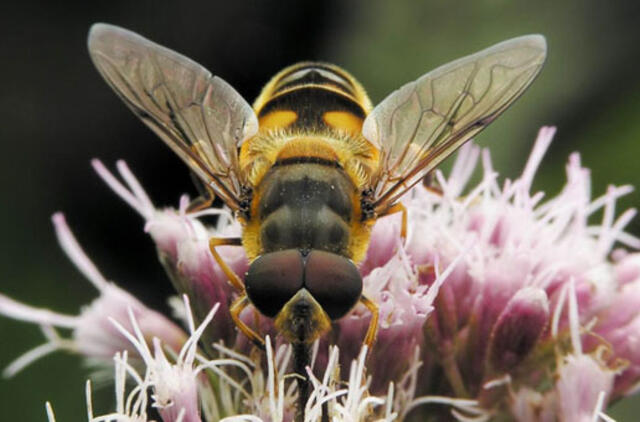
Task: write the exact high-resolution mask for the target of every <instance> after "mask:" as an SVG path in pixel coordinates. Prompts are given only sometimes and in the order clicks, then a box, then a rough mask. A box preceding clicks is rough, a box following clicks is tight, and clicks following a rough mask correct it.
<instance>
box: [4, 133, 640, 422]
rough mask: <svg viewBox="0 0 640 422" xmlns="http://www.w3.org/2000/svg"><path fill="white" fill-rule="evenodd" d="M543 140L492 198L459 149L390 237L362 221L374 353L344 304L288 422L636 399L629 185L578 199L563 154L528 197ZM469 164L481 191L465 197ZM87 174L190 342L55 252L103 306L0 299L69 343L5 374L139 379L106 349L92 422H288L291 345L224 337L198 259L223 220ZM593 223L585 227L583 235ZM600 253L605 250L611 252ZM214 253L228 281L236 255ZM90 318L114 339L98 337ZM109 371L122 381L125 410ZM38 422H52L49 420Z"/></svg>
mask: <svg viewBox="0 0 640 422" xmlns="http://www.w3.org/2000/svg"><path fill="white" fill-rule="evenodd" d="M554 132H555V129H554V128H548V127H547V128H542V129H541V130H540V133H539V135H538V139H537V141H536V143H535V146H534V148H533V152H532V154H531V156H530V157H529V160H528V162H527V164H526V165H525V168H524V170H523V172H522V174H521V175H520V176H519V177H518V178H516V179H515V180H512V181H511V180H506V181H505V182H504V183H502V184H499V182H498V178H497V174H496V172H495V171H494V169H493V166H492V163H491V160H490V156H489V153H488V152H487V151H486V150H484V151H482V150H480V149H479V148H478V147H476V146H474V145H471V144H468V145H466V146H465V147H463V148H462V149H461V150H460V153H459V154H458V157H457V159H456V162H455V164H454V166H453V169H452V171H451V173H450V174H449V176H448V177H445V176H444V175H443V174H442V173H441V172H436V173H435V180H437V182H438V186H437V187H436V188H435V189H426V188H424V187H422V186H418V187H416V188H415V189H413V190H412V191H411V192H409V193H408V194H407V195H406V196H405V197H404V198H403V199H402V202H403V204H404V205H405V207H406V208H407V210H408V224H409V227H408V235H407V238H406V239H401V238H400V235H399V232H400V230H399V220H398V218H397V216H396V217H389V218H381V219H379V220H378V221H377V222H376V225H375V227H374V228H373V232H372V236H371V242H370V246H369V250H368V252H367V255H366V258H365V259H364V261H363V262H362V263H360V264H359V268H360V271H361V274H362V275H363V278H364V292H365V294H366V295H367V297H369V298H371V299H372V300H373V301H375V302H376V303H377V304H378V306H379V309H380V322H379V327H378V339H377V342H376V344H375V345H374V346H373V348H372V350H366V349H363V348H362V347H361V346H362V340H363V338H364V337H365V333H366V330H367V327H368V324H369V321H370V318H371V317H370V314H369V312H368V311H367V310H366V309H365V308H364V307H362V306H356V308H355V309H353V310H352V312H351V313H349V314H348V315H347V316H345V317H344V318H343V319H341V320H339V321H337V322H335V323H334V324H333V329H332V330H331V332H330V333H328V334H327V336H325V338H323V339H321V341H319V342H318V343H316V345H315V346H314V352H313V358H312V362H313V363H312V364H311V367H310V368H308V375H309V380H310V382H311V386H312V388H311V394H310V397H309V400H308V401H307V403H306V407H305V418H306V419H305V420H307V421H312V420H313V421H315V420H318V419H320V418H321V417H322V416H321V415H323V414H325V413H326V412H328V416H329V417H330V418H331V420H334V421H348V420H369V419H376V418H378V419H380V420H385V421H391V420H403V419H405V418H407V417H410V416H411V417H419V416H421V415H429V416H430V417H431V418H434V419H447V420H450V419H451V418H454V419H457V420H461V421H469V420H474V421H490V420H518V421H526V422H529V421H531V422H534V421H555V420H563V421H569V420H571V421H582V420H585V421H586V420H590V421H596V420H598V419H604V420H606V421H609V420H611V419H610V418H609V417H608V416H606V415H605V413H604V411H605V410H606V406H607V404H608V403H609V402H610V401H612V400H615V399H617V398H619V397H621V396H625V395H628V394H632V393H634V392H635V391H636V390H637V389H638V385H640V384H639V383H640V353H639V352H638V350H640V347H639V345H640V340H639V339H640V253H638V252H635V251H634V250H637V249H638V248H640V240H639V239H637V238H636V237H634V236H632V235H631V234H629V233H626V232H625V231H624V228H625V226H626V225H627V224H628V223H629V221H630V220H631V219H632V218H633V216H634V215H635V210H627V211H625V212H622V213H621V214H619V215H618V216H617V217H616V212H615V205H616V201H617V199H618V198H619V197H620V196H622V195H625V194H627V193H629V192H630V191H631V187H629V186H621V187H613V186H612V187H610V188H609V189H608V190H607V192H606V193H605V194H604V195H602V196H600V197H597V198H595V199H592V198H591V180H590V174H589V170H588V169H586V168H584V167H583V166H582V164H581V162H580V157H579V155H578V154H572V155H571V156H570V157H569V162H568V164H567V168H566V173H567V182H566V184H565V186H564V188H563V189H562V191H561V192H560V193H558V194H557V195H556V196H554V197H549V198H545V195H544V194H543V193H542V192H535V193H534V192H531V186H532V182H533V179H534V176H535V173H536V170H537V168H538V165H539V164H540V161H541V160H542V157H543V155H544V153H545V151H546V149H547V147H548V146H549V144H550V142H551V140H552V138H553V135H554ZM479 160H481V164H482V166H481V167H482V170H483V174H482V177H481V180H480V182H479V183H478V184H477V185H476V186H468V185H469V181H470V178H471V175H472V174H473V172H474V170H475V169H476V165H477V163H478V161H479ZM94 167H95V169H96V171H97V172H98V173H99V174H100V176H101V177H102V178H103V179H104V180H105V181H106V182H107V184H109V186H110V187H111V188H112V189H113V190H114V191H115V192H116V193H117V194H118V195H119V196H120V197H122V198H123V199H124V200H125V201H126V202H128V203H129V204H130V205H131V206H132V207H133V208H134V209H135V210H136V211H137V212H138V213H139V214H141V215H142V217H143V218H144V220H145V229H146V231H147V232H148V233H149V234H150V236H151V238H152V240H153V241H154V242H155V244H156V246H157V249H158V255H159V258H160V261H161V263H162V265H164V267H165V269H166V270H167V272H168V274H169V276H170V277H171V279H172V281H173V283H174V286H175V287H176V290H177V291H178V292H179V293H183V294H185V295H186V297H187V298H188V300H187V301H186V303H185V306H184V307H183V308H184V309H183V312H182V313H183V314H184V315H183V316H184V318H183V319H184V320H185V321H186V323H187V326H188V332H189V333H190V334H189V336H188V338H187V335H186V334H184V332H183V331H182V330H180V329H179V328H177V326H175V325H173V323H172V322H170V321H169V320H166V319H163V317H161V316H158V315H157V314H156V313H153V312H152V311H149V310H147V309H146V308H144V307H143V306H142V305H141V304H140V303H139V302H137V301H136V300H135V299H133V298H132V297H130V296H129V295H128V294H126V293H125V292H122V291H121V290H119V289H117V288H116V287H115V286H113V285H112V284H109V283H107V282H106V281H104V279H103V278H102V276H101V275H99V273H98V272H97V270H95V268H94V267H93V265H92V264H90V261H88V259H86V257H84V254H83V253H78V252H77V250H79V247H77V248H76V249H74V248H73V247H72V248H71V250H76V252H74V253H70V254H69V255H70V256H71V257H72V260H73V261H74V262H75V263H76V265H77V266H78V267H79V268H80V269H81V270H82V271H83V272H84V273H85V274H86V275H87V277H88V278H89V279H90V280H92V281H93V282H94V284H95V285H96V286H97V287H98V288H99V290H100V292H101V298H100V299H98V301H101V303H103V304H104V305H103V306H102V307H97V306H92V307H91V308H88V310H87V311H85V312H83V313H82V314H81V316H80V317H69V316H65V315H59V314H55V313H51V312H48V311H45V310H35V309H33V308H30V307H27V306H26V305H21V304H17V303H16V302H13V301H11V300H10V299H8V298H5V297H3V296H0V312H3V313H5V314H8V315H10V316H12V317H14V318H18V319H24V320H28V321H31V322H35V323H38V324H41V325H43V326H45V327H46V326H50V325H56V326H59V327H63V328H70V329H72V330H73V333H74V337H73V340H65V339H62V338H60V337H59V336H57V334H55V333H54V332H53V331H51V330H49V329H45V332H46V334H47V335H48V338H49V341H48V343H47V344H46V345H45V346H43V348H42V349H36V351H34V352H31V353H30V354H28V355H27V358H26V359H23V360H22V361H19V362H18V365H17V366H14V367H12V371H10V372H14V370H15V369H16V368H17V367H20V366H22V364H24V363H25V362H26V361H29V360H31V359H32V358H35V357H37V356H39V355H41V354H44V353H46V352H48V351H50V350H53V349H60V348H63V349H72V350H82V353H83V354H85V355H92V356H93V355H99V356H101V357H102V358H103V359H104V358H105V357H106V356H107V355H108V354H109V353H111V354H113V353H116V352H118V350H125V351H127V352H126V353H128V354H129V355H131V356H137V357H138V359H139V360H140V361H141V362H142V363H143V364H144V367H145V371H144V373H142V372H139V370H138V369H137V368H134V367H133V366H132V365H129V364H128V363H127V355H126V354H124V353H117V354H116V361H115V362H116V372H117V373H116V391H117V394H116V396H117V397H119V398H118V403H120V404H118V406H117V410H116V412H115V413H113V415H106V416H99V417H96V418H93V419H92V420H95V421H103V420H109V419H108V417H110V416H113V418H112V420H116V419H117V418H120V420H127V421H147V419H148V418H147V415H146V413H145V411H146V410H145V409H146V406H145V404H146V403H154V404H155V406H156V407H157V408H158V410H159V413H160V417H161V418H162V420H163V421H164V422H180V421H182V422H187V421H190V422H193V421H196V422H200V421H213V420H220V419H222V420H225V421H227V422H228V421H290V420H293V418H294V415H295V414H296V403H297V399H296V398H297V397H296V396H297V391H296V382H295V381H296V380H295V379H294V378H293V377H291V376H290V375H289V372H290V371H291V370H292V369H291V348H290V347H289V346H288V345H287V344H286V343H284V342H283V341H282V339H280V338H279V336H277V332H275V331H274V329H273V324H272V322H271V321H270V320H269V319H267V318H264V317H261V316H258V315H257V313H256V311H255V310H254V309H252V308H251V307H248V308H247V309H246V310H245V311H244V313H243V314H242V315H241V317H242V319H243V320H244V321H246V323H247V324H249V325H251V326H253V327H256V328H257V329H258V331H259V332H261V333H262V334H263V335H265V338H266V343H267V351H266V354H265V353H262V352H261V351H258V350H257V349H255V348H253V347H252V345H251V343H250V342H248V341H247V339H246V338H245V337H244V336H243V335H242V334H238V331H237V330H236V329H235V327H234V326H233V324H232V322H231V319H230V316H229V305H230V303H231V302H232V301H233V300H234V298H235V295H236V292H235V291H234V290H233V289H231V287H230V286H229V284H228V282H227V280H226V277H225V276H224V274H223V272H222V271H221V270H220V268H219V267H218V266H217V264H216V263H215V261H214V260H213V258H212V257H211V254H210V253H209V249H208V244H207V241H208V239H209V237H211V236H237V235H238V234H239V233H240V229H241V228H240V227H239V226H238V224H237V223H236V222H235V221H234V220H233V218H232V216H231V215H230V213H229V212H228V211H227V210H225V209H212V210H207V211H204V212H202V213H187V212H186V208H187V202H188V201H187V199H186V198H183V199H182V200H181V203H180V207H179V208H178V209H177V210H173V209H164V210H158V209H156V208H155V207H154V206H153V204H152V203H151V201H150V200H149V198H148V197H147V195H146V194H145V192H144V190H143V189H142V187H141V186H140V184H139V183H138V181H137V180H136V179H135V178H134V176H133V175H132V174H131V172H130V171H129V169H128V168H127V167H126V165H125V164H124V163H122V162H119V163H118V165H117V168H118V171H119V175H120V177H121V178H122V179H123V180H124V183H122V182H120V181H119V180H118V179H117V178H116V177H115V176H114V175H113V174H111V173H110V172H109V171H107V170H106V168H105V167H104V166H103V165H102V164H101V163H100V162H99V161H94ZM438 190H441V194H439V193H437V191H438ZM600 210H602V211H603V217H602V221H601V222H600V223H599V224H596V225H592V224H591V223H590V221H591V219H590V217H591V216H592V215H593V214H594V213H595V212H597V211H600ZM204 214H216V215H218V223H217V226H216V227H207V226H205V225H204V224H203V223H202V222H201V221H200V220H199V219H198V218H199V217H200V216H202V215H204ZM56 218H57V219H58V220H59V219H61V217H56ZM57 227H58V228H60V227H63V225H62V223H60V222H58V223H57ZM64 227H66V226H64ZM63 232H64V231H63ZM65 238H66V239H68V238H69V236H66V237H65V236H62V237H61V239H65ZM61 242H62V243H63V245H65V244H72V242H71V243H70V242H69V241H66V243H65V241H64V240H61ZM614 245H619V246H621V248H619V249H617V250H616V251H612V248H613V246H614ZM67 248H68V247H67ZM623 248H627V249H628V250H627V249H623ZM220 254H221V255H222V256H223V259H224V260H225V262H227V263H228V264H229V265H230V266H231V267H232V269H233V270H234V271H235V272H236V273H237V274H239V275H241V276H242V275H243V274H244V273H245V271H246V269H247V262H246V257H245V255H244V252H243V250H242V248H239V247H224V248H220ZM74 257H75V258H74ZM96 280H98V281H96ZM112 298H113V299H112ZM116 302H117V303H116ZM96 303H97V302H96ZM118 304H119V305H120V306H117V305H118ZM212 309H216V310H217V311H216V317H215V320H214V321H211V319H212V315H213V314H212V311H211V310H212ZM94 314H95V315H94ZM105 314H111V316H112V317H113V318H114V321H116V324H115V326H116V327H118V328H117V329H114V328H113V327H107V326H106V325H105V318H104V317H105ZM83 321H90V322H91V324H93V326H96V324H98V325H99V324H102V325H101V326H103V330H101V332H100V333H98V334H99V335H98V336H97V337H96V334H95V333H90V332H88V330H83V329H81V328H82V327H83V325H82V324H83V323H84V322H83ZM256 324H257V325H256ZM196 326H198V328H197V329H196ZM92 334H93V336H92ZM267 334H268V335H269V336H267ZM152 337H156V339H152ZM271 338H273V339H274V342H273V343H274V344H275V346H272V340H271ZM149 344H153V352H152V351H151V348H150V346H149ZM118 371H120V372H118ZM126 374H129V378H131V379H132V380H133V383H134V388H133V389H132V390H131V391H130V392H129V393H128V396H127V395H126V394H125V389H124V387H123V385H124V378H126ZM147 390H150V391H151V395H150V396H148V397H147ZM125 397H126V399H125ZM123 402H126V403H128V404H129V405H128V406H123V405H121V403H123ZM131 403H135V404H136V405H135V406H131V405H130V404H131ZM48 412H49V417H50V420H53V419H52V418H53V411H52V410H51V407H50V406H49V407H48Z"/></svg>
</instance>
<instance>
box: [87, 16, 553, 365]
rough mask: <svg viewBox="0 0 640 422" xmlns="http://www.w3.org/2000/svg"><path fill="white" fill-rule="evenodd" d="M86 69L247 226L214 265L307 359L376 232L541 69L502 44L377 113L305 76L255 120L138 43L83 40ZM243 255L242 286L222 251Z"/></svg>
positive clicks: (212, 79)
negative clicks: (233, 249) (91, 67)
mask: <svg viewBox="0 0 640 422" xmlns="http://www.w3.org/2000/svg"><path fill="white" fill-rule="evenodd" d="M88 44H89V51H90V54H91V58H92V59H93V62H94V63H95V65H96V67H97V68H98V70H99V72H100V73H101V74H102V76H103V77H104V78H105V79H106V81H107V83H108V84H109V85H110V86H111V87H112V88H113V89H114V90H115V91H116V93H117V94H118V95H119V96H120V97H121V98H122V100H123V101H124V102H125V103H126V104H127V105H128V106H129V108H131V110H133V112H134V113H135V114H136V115H137V116H138V117H139V118H140V119H142V121H143V122H144V123H145V124H146V125H147V126H149V127H150V128H151V129H152V130H153V131H154V132H155V133H156V134H157V135H158V136H159V137H160V138H161V139H162V140H163V141H164V142H165V143H166V144H167V145H168V146H169V147H170V148H171V149H172V150H173V151H174V152H175V153H176V154H178V155H179V156H180V158H182V159H183V160H184V161H185V162H186V163H187V165H188V166H189V168H190V169H191V170H192V171H193V172H195V173H196V175H197V176H199V178H200V179H201V180H202V181H203V182H204V183H205V184H206V186H207V187H208V189H209V190H210V191H211V193H212V195H210V196H209V198H203V199H201V204H200V205H206V204H210V201H211V199H212V197H213V195H216V196H218V197H219V198H221V199H222V201H224V203H225V204H226V205H227V206H228V207H229V208H230V209H231V210H232V211H233V212H234V213H235V215H236V217H237V218H238V220H239V221H240V222H241V223H242V227H243V231H242V236H241V237H240V238H212V239H211V241H210V247H211V252H212V255H213V257H214V258H215V260H216V261H217V263H218V264H219V265H220V266H221V268H222V269H223V270H224V271H225V274H226V275H227V277H228V278H229V280H230V282H231V284H232V285H233V286H234V287H235V288H236V289H237V290H238V293H239V296H238V298H237V299H236V300H235V302H234V303H233V304H232V306H231V307H230V311H231V315H232V318H233V320H234V321H235V323H236V324H237V326H238V328H239V330H240V331H241V332H243V333H244V334H245V335H246V336H247V337H249V338H250V339H251V340H252V341H253V342H254V343H256V344H257V345H260V346H262V345H263V340H262V338H261V337H260V336H259V335H258V333H257V332H256V331H255V330H254V329H253V328H251V327H250V326H248V325H247V324H245V323H244V322H243V321H242V320H241V319H240V313H241V312H242V310H243V309H245V308H246V307H247V306H249V305H253V306H254V307H255V308H256V309H257V310H258V311H259V312H260V313H262V314H263V315H265V316H267V317H269V318H273V319H274V322H275V326H276V328H277V329H278V331H279V332H280V333H281V334H282V335H283V336H284V338H286V339H287V340H288V341H289V342H291V343H292V344H293V346H294V350H297V352H296V355H297V356H298V358H297V361H298V364H297V366H298V367H299V368H298V371H299V373H304V372H303V371H302V370H300V367H301V368H302V369H304V365H305V362H307V360H306V358H305V356H308V347H309V345H310V344H311V343H312V342H313V341H314V340H316V339H317V338H318V337H320V336H321V335H323V334H324V333H325V332H327V331H328V330H329V329H330V327H331V321H335V320H338V319H340V318H342V317H343V316H345V315H346V314H347V313H348V312H349V311H350V310H351V309H353V308H354V307H355V306H356V305H357V304H358V303H361V304H363V305H364V306H365V307H366V308H367V309H368V310H369V311H370V312H371V314H372V318H371V322H370V325H369V328H368V330H367V333H366V336H365V339H364V342H365V343H366V344H367V345H369V346H371V345H372V343H373V342H374V339H375V337H376V330H377V326H378V308H377V306H376V304H375V303H374V302H373V301H372V300H370V299H369V298H367V297H366V296H365V295H363V283H362V277H361V276H360V274H359V272H358V269H357V266H356V265H357V264H358V262H359V261H361V260H362V259H363V258H364V256H365V253H366V251H367V246H368V242H369V235H370V230H371V228H372V226H373V224H374V222H375V221H376V219H378V218H380V217H383V216H387V215H389V214H393V213H402V230H401V231H402V236H404V235H405V233H406V221H407V220H406V211H405V209H404V207H403V206H402V204H401V203H400V202H398V200H399V199H400V197H401V196H402V195H403V194H404V193H406V192H407V191H408V190H409V189H411V187H412V186H414V185H415V184H416V183H418V182H419V181H420V180H422V179H423V178H424V177H425V176H426V175H427V174H429V172H431V171H432V170H433V169H434V168H435V167H436V166H437V165H438V164H440V163H441V162H442V161H443V160H444V159H445V158H447V157H448V156H449V155H451V154H452V153H453V152H454V151H455V150H456V149H457V148H458V147H460V146H461V145H462V144H464V143H465V142H466V141H467V140H469V139H470V138H471V137H472V136H473V135H475V134H477V133H478V132H480V131H481V130H482V129H484V128H485V127H486V126H487V125H488V124H489V123H491V122H492V121H493V120H494V119H496V118H497V117H498V116H499V115H500V114H501V113H502V112H503V111H504V110H505V109H506V108H507V107H508V106H509V105H510V104H511V103H513V101H515V100H516V99H517V98H518V97H519V96H520V95H521V94H522V93H523V92H524V90H525V89H526V88H527V87H528V86H529V85H530V84H531V82H532V81H533V80H534V78H535V77H536V75H537V74H538V73H539V71H540V69H541V68H542V65H543V63H544V60H545V56H546V43H545V40H544V37H542V36H540V35H528V36H524V37H519V38H514V39H511V40H508V41H504V42H502V43H499V44H497V45H494V46H493V47H490V48H488V49H486V50H483V51H480V52H478V53H476V54H473V55H471V56H467V57H464V58H461V59H458V60H456V61H454V62H451V63H449V64H446V65H444V66H442V67H439V68H437V69H435V70H433V71H431V72H429V73H427V74H425V75H423V76H421V77H420V78H418V79H417V80H415V81H414V82H410V83H408V84H406V85H404V86H402V87H401V88H400V89H398V90H397V91H395V92H393V93H391V94H390V95H389V96H388V97H387V98H385V99H384V100H383V101H382V102H381V103H380V104H378V105H377V106H376V107H372V105H371V102H370V100H369V98H368V97H367V95H366V93H365V91H364V89H363V88H362V86H361V85H360V83H358V82H357V81H356V80H355V79H354V78H353V77H352V76H351V75H350V74H349V73H347V72H346V71H344V70H342V69H341V68H339V67H337V66H334V65H330V64H325V63H312V62H305V63H299V64H295V65H293V66H291V67H288V68H286V69H284V70H283V71H281V72H280V73H278V74H277V75H275V76H274V77H273V78H272V79H271V81H270V82H269V83H267V85H266V86H265V87H264V89H263V91H262V93H261V94H260V95H259V97H258V98H257V99H256V101H255V103H254V104H253V107H252V106H250V105H249V104H248V103H247V102H246V101H245V100H244V99H243V98H242V97H241V96H240V95H239V94H238V93H237V92H236V91H235V90H234V89H233V88H232V87H231V86H230V85H228V84H227V83H226V82H224V81H223V80H222V79H220V78H219V77H217V76H213V75H211V73H209V72H208V71H207V70H206V69H204V68H203V67H201V66H200V65H198V64H197V63H195V62H193V61H191V60H190V59H188V58H186V57H184V56H181V55H179V54H178V53H175V52H173V51H171V50H169V49H167V48H164V47H161V46H159V45H157V44H155V43H153V42H151V41H149V40H147V39H145V38H142V37H141V36H139V35H137V34H135V33H133V32H130V31H127V30H125V29H122V28H118V27H115V26H111V25H106V24H96V25H94V26H93V27H92V29H91V31H90V34H89V41H88ZM221 245H237V246H242V247H244V249H245V251H246V254H247V257H248V259H249V261H250V266H249V270H248V272H247V274H246V275H245V277H244V280H243V279H242V278H241V277H240V276H239V275H237V274H235V273H233V271H232V270H231V269H230V268H229V266H228V265H226V264H225V262H224V261H223V260H222V258H221V257H220V255H219V254H218V253H217V251H216V247H218V246H221Z"/></svg>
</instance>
